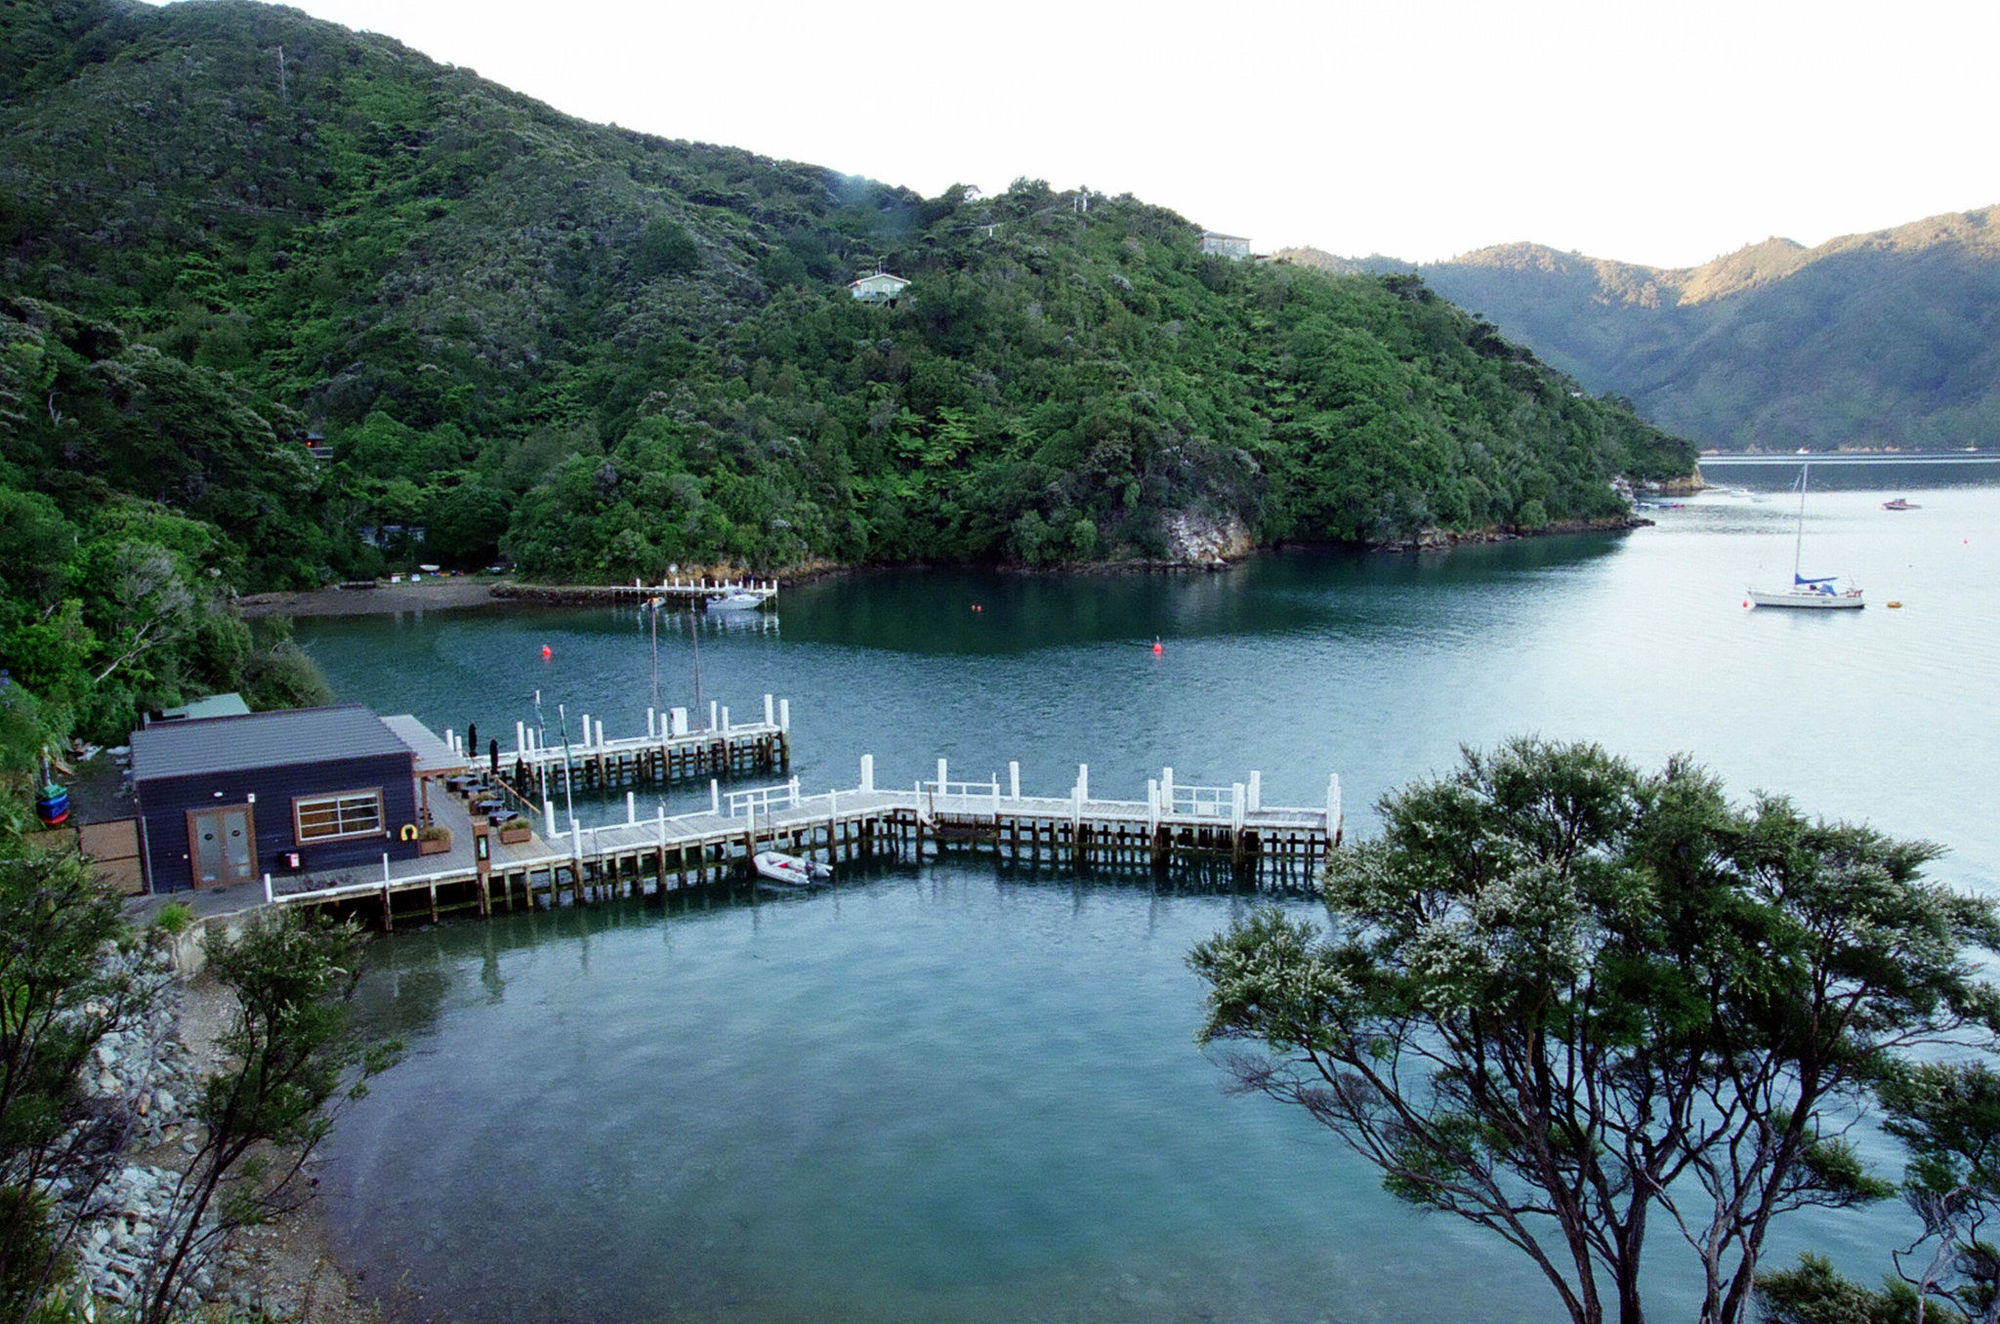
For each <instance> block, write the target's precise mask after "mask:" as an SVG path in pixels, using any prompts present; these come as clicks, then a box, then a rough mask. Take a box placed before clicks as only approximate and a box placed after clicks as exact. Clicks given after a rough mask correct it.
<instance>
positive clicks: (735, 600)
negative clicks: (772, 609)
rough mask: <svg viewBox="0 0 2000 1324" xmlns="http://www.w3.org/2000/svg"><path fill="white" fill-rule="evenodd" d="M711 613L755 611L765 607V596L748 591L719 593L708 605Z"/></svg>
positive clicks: (736, 590) (739, 590)
mask: <svg viewBox="0 0 2000 1324" xmlns="http://www.w3.org/2000/svg"><path fill="white" fill-rule="evenodd" d="M706 605H707V607H708V609H709V610H710V611H755V610H757V609H758V608H759V607H761V606H763V605H764V595H763V594H761V593H752V592H749V591H748V590H746V589H732V590H730V591H729V592H727V593H718V594H716V595H715V596H714V597H712V598H709V599H708V601H707V603H706Z"/></svg>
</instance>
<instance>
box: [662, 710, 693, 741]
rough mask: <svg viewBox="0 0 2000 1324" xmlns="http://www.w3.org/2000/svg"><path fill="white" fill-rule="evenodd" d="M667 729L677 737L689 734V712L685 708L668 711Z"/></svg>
mask: <svg viewBox="0 0 2000 1324" xmlns="http://www.w3.org/2000/svg"><path fill="white" fill-rule="evenodd" d="M667 729H668V730H669V731H670V732H672V733H673V734H674V735H677V736H684V735H686V734H687V733H688V710H687V709H685V708H670V709H668V710H667Z"/></svg>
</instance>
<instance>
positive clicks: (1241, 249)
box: [1201, 230, 1250, 259]
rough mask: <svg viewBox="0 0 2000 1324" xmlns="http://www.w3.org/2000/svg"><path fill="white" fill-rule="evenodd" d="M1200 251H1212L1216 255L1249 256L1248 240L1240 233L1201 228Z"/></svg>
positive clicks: (1239, 257)
mask: <svg viewBox="0 0 2000 1324" xmlns="http://www.w3.org/2000/svg"><path fill="white" fill-rule="evenodd" d="M1201 251H1202V252H1204V253H1213V254H1214V255H1215V256H1217V257H1226V258H1233V259H1242V258H1246V257H1249V256H1250V241H1249V240H1248V239H1246V238H1244V237H1243V236H1242V235H1240V234H1218V233H1216V232H1215V231H1214V230H1203V231H1202V232H1201Z"/></svg>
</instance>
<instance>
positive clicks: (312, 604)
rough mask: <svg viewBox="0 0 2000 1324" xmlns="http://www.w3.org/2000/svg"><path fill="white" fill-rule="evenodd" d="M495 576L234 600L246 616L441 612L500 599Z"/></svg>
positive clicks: (253, 595)
mask: <svg viewBox="0 0 2000 1324" xmlns="http://www.w3.org/2000/svg"><path fill="white" fill-rule="evenodd" d="M503 582H504V581H502V580H496V579H463V578H457V577H453V578H445V579H423V580H418V581H417V582H416V583H402V584H377V585H376V586H375V587H373V588H339V587H331V588H315V589H300V590H296V591H294V592H289V593H257V594H252V595H250V596H248V597H241V598H238V599H237V600H236V610H237V612H238V613H239V614H241V615H242V616H243V618H244V619H245V620H255V619H257V618H259V617H263V616H374V615H381V614H385V613H389V612H402V611H443V610H446V609H449V608H456V607H484V606H487V605H489V604H491V603H496V602H500V601H503V599H501V598H499V597H497V596H495V594H494V592H493V590H494V589H495V588H497V587H499V585H500V584H501V583H503Z"/></svg>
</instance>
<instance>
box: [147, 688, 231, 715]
mask: <svg viewBox="0 0 2000 1324" xmlns="http://www.w3.org/2000/svg"><path fill="white" fill-rule="evenodd" d="M249 713H250V705H249V704H247V703H245V702H243V696H242V695H240V694H211V695H209V696H208V697H207V698H206V699H196V700H194V701H193V702H192V703H184V704H182V705H181V706H180V707H178V708H163V709H161V710H160V716H161V717H164V718H182V717H247V716H249Z"/></svg>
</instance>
